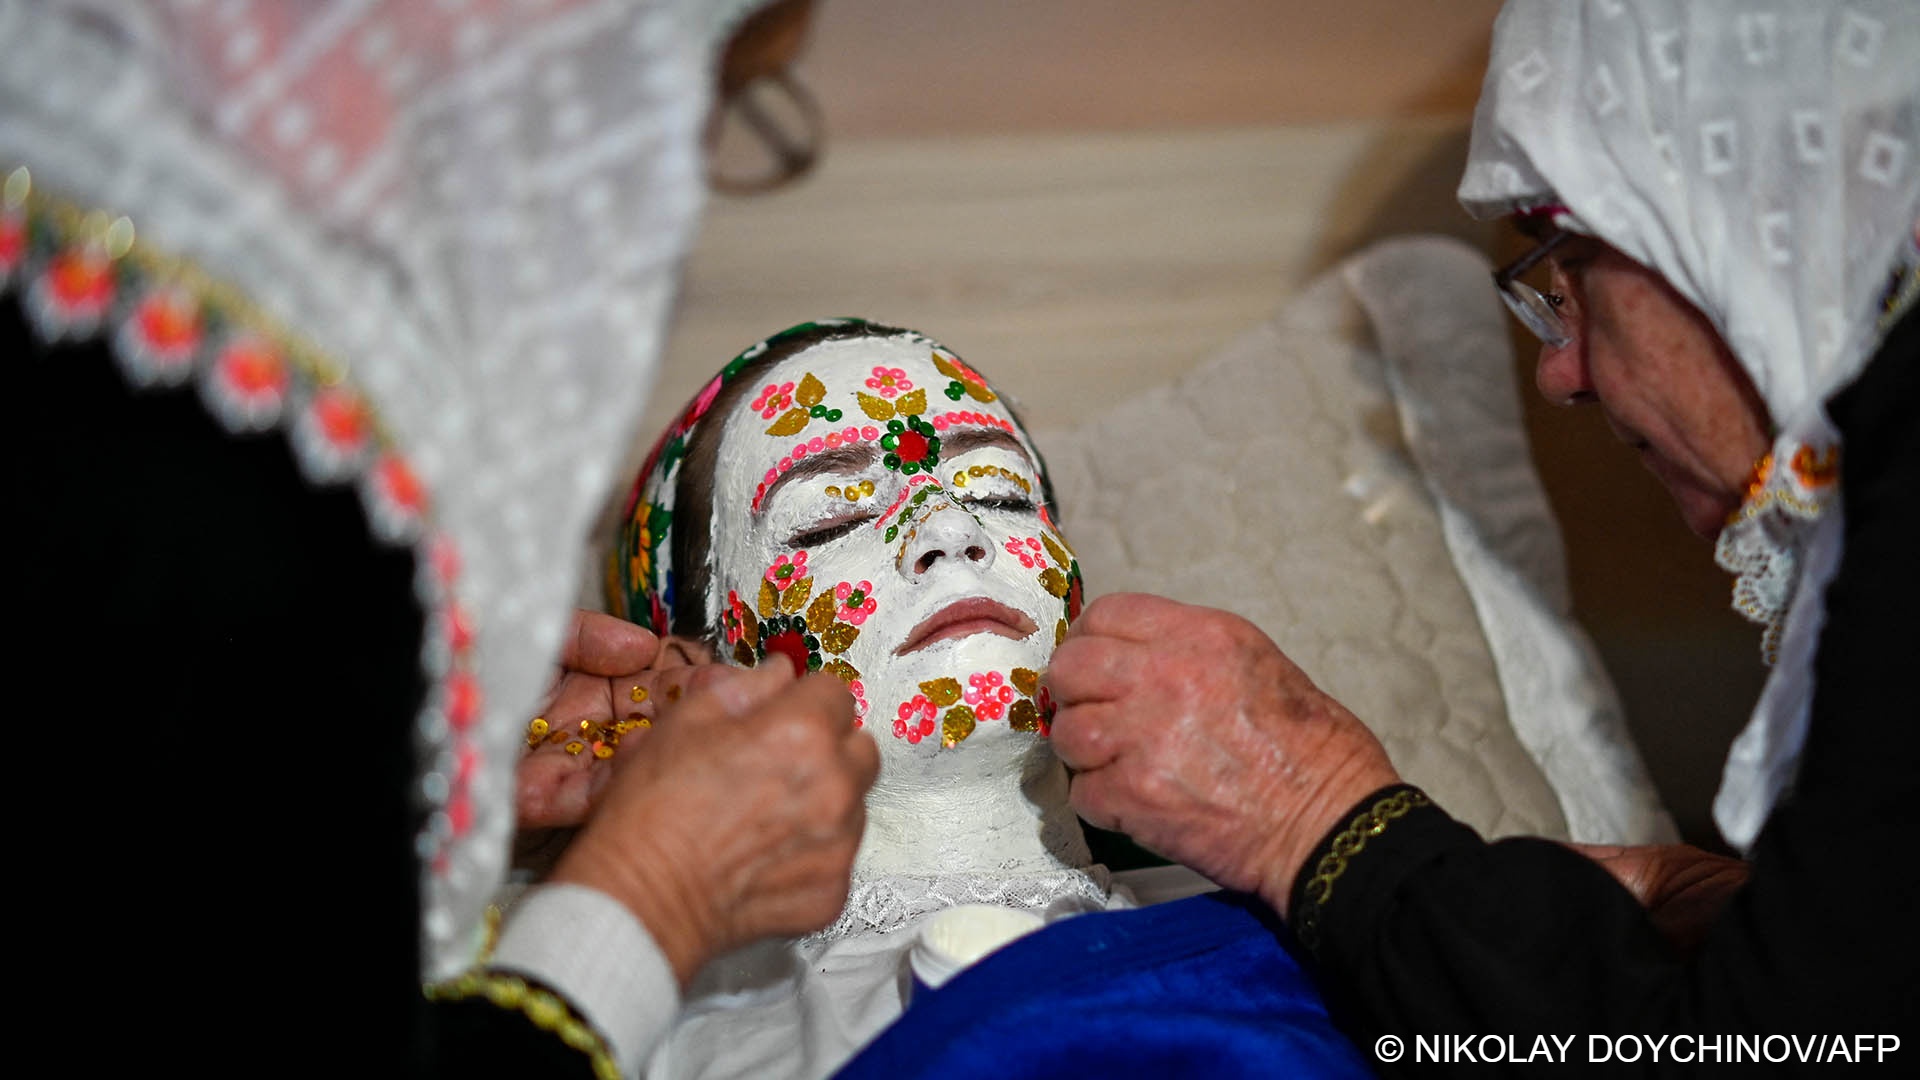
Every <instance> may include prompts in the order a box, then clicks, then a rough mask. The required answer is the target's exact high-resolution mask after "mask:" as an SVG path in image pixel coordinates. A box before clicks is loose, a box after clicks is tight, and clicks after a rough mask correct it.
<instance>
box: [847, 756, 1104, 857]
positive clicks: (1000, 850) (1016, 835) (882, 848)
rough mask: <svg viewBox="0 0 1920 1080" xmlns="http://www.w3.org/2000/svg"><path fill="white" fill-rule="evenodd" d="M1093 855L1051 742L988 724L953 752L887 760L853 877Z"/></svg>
mask: <svg viewBox="0 0 1920 1080" xmlns="http://www.w3.org/2000/svg"><path fill="white" fill-rule="evenodd" d="M1090 861H1091V859H1090V858H1089V856H1088V854H1087V844H1086V838H1085V836H1084V835H1083V834H1082V833H1081V830H1080V822H1079V819H1078V818H1076V817H1075V816H1074V813H1073V810H1072V808H1071V807H1069V806H1068V805H1067V771H1066V768H1065V766H1063V765H1061V764H1060V760H1059V759H1058V758H1056V757H1054V755H1053V747H1052V745H1051V744H1050V743H1049V742H1048V741H1047V740H1045V739H1042V738H1040V737H1038V736H1036V735H1032V734H1029V733H1022V732H1014V731H1010V730H1008V729H1007V728H1005V727H1004V726H1000V725H994V726H993V727H992V728H988V727H985V726H983V727H982V728H981V729H980V730H978V731H976V732H975V733H974V735H973V736H972V737H971V738H969V739H968V740H967V741H966V742H963V743H961V744H960V745H959V746H956V747H954V748H952V749H950V750H942V751H939V752H938V753H934V754H931V755H928V756H926V757H924V758H923V757H920V756H917V755H914V756H900V757H888V758H886V759H885V760H884V761H883V764H882V766H881V772H880V778H879V780H878V781H877V782H876V783H875V784H874V788H873V791H872V792H871V793H870V794H869V795H868V796H867V831H866V835H865V836H864V837H862V838H861V842H860V853H859V855H858V857H857V858H856V859H855V861H854V868H853V877H854V880H855V881H856V882H859V881H862V880H870V879H872V878H877V877H885V876H889V875H896V874H906V875H916V876H931V875H939V874H967V873H986V872H992V873H1005V874H1007V875H1010V876H1011V875H1017V874H1027V873H1041V872H1046V871H1053V870H1061V869H1082V868H1085V867H1086V866H1087V865H1088V864H1089V862H1090Z"/></svg>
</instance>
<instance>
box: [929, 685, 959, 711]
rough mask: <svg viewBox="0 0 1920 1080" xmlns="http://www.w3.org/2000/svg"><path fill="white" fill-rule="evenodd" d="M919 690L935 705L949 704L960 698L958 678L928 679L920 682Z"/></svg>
mask: <svg viewBox="0 0 1920 1080" xmlns="http://www.w3.org/2000/svg"><path fill="white" fill-rule="evenodd" d="M920 692H921V693H923V694H925V695H927V700H928V701H931V702H933V703H934V704H935V705H940V706H946V705H951V704H953V703H954V702H956V701H959V700H960V680H959V679H928V680H927V681H926V682H923V683H921V684H920Z"/></svg>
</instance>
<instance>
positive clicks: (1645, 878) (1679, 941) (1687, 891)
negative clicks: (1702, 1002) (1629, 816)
mask: <svg viewBox="0 0 1920 1080" xmlns="http://www.w3.org/2000/svg"><path fill="white" fill-rule="evenodd" d="M1567 846H1569V847H1571V848H1573V849H1574V850H1575V851H1578V852H1579V853H1580V854H1582V855H1585V856H1586V857H1587V858H1589V859H1592V860H1593V861H1594V862H1597V863H1599V864H1600V867H1601V869H1603V870H1605V871H1606V872H1607V873H1609V874H1612V875H1613V878H1614V880H1615V881H1618V882H1619V883H1620V884H1621V885H1623V886H1625V887H1626V890H1627V891H1628V892H1630V893H1632V894H1633V898H1634V899H1635V900H1638V901H1639V902H1640V906H1641V907H1644V908H1646V909H1647V917H1648V918H1649V919H1651V920H1653V925H1654V928H1655V929H1657V930H1659V931H1660V935H1661V936H1662V937H1664V938H1666V939H1667V941H1668V942H1669V943H1670V944H1672V945H1673V947H1674V948H1676V949H1678V950H1680V951H1681V952H1683V953H1685V952H1692V951H1693V950H1694V949H1695V948H1697V947H1698V946H1699V944H1700V942H1701V941H1702V940H1703V939H1705V938H1706V936H1707V930H1708V929H1709V928H1710V927H1712V926H1713V924H1714V922H1716V921H1717V920H1718V919H1719V918H1720V913H1721V912H1722V911H1724V910H1726V907H1727V903H1728V902H1729V901H1731V900H1732V899H1733V894H1734V893H1736V892H1738V891H1740V887H1741V886H1743V885H1745V884H1746V883H1747V875H1748V873H1749V872H1750V870H1751V868H1750V867H1749V866H1748V865H1747V863H1746V862H1745V861H1743V860H1740V859H1736V858H1733V857H1732V856H1728V855H1715V854H1714V853H1712V852H1710V851H1702V850H1700V849H1699V848H1697V847H1692V846H1689V845H1687V844H1643V845H1638V846H1633V847H1624V846H1620V845H1616V844H1569V845H1567Z"/></svg>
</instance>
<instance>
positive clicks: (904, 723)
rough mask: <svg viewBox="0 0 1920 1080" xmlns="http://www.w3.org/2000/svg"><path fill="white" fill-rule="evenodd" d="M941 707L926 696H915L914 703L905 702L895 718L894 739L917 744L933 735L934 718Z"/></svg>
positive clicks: (901, 704)
mask: <svg viewBox="0 0 1920 1080" xmlns="http://www.w3.org/2000/svg"><path fill="white" fill-rule="evenodd" d="M939 711H940V710H939V707H938V706H936V705H934V703H933V702H931V701H929V700H928V699H927V695H925V694H915V695H913V700H912V701H903V702H901V703H900V708H899V709H898V710H897V711H896V712H895V714H894V718H893V737H894V738H896V739H905V740H907V741H908V742H910V743H917V742H919V741H920V740H921V739H924V738H926V737H927V736H929V735H931V734H933V718H934V715H935V714H936V713H938V712H939Z"/></svg>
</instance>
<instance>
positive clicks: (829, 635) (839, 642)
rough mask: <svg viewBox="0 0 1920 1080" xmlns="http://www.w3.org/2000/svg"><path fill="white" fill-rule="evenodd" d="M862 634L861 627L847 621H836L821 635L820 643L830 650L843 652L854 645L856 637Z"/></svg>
mask: <svg viewBox="0 0 1920 1080" xmlns="http://www.w3.org/2000/svg"><path fill="white" fill-rule="evenodd" d="M859 636H860V628H859V627H857V626H849V625H848V624H846V623H843V622H842V623H834V624H833V625H832V626H829V627H827V629H826V630H825V631H824V632H822V633H821V635H820V644H821V645H822V646H824V647H825V648H826V650H827V651H828V652H835V653H843V652H846V651H847V650H848V649H849V648H851V647H852V646H853V642H854V639H856V638H858V637H859Z"/></svg>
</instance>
